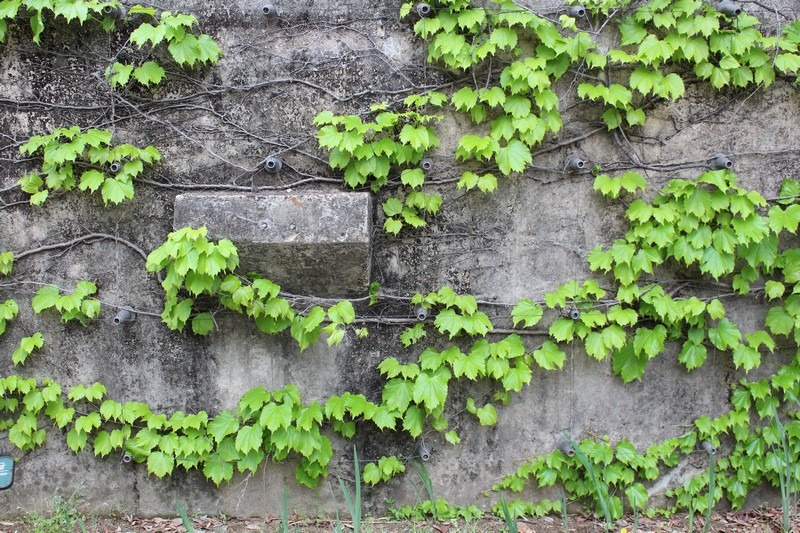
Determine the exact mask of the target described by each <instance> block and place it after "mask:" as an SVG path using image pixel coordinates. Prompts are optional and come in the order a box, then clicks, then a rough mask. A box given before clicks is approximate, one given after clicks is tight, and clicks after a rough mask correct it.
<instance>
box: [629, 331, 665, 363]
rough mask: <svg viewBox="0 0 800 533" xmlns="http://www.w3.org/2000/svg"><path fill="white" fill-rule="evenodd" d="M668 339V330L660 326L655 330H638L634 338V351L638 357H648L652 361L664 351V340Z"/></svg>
mask: <svg viewBox="0 0 800 533" xmlns="http://www.w3.org/2000/svg"><path fill="white" fill-rule="evenodd" d="M666 338H667V328H665V327H664V325H663V324H658V325H657V326H656V327H654V328H652V329H651V328H637V329H636V334H635V335H634V337H633V349H634V351H635V352H636V354H637V355H646V356H647V358H648V359H652V358H653V357H655V356H656V355H658V354H660V353H661V352H662V351H664V340H665V339H666Z"/></svg>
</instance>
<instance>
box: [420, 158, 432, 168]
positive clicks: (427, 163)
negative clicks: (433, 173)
mask: <svg viewBox="0 0 800 533" xmlns="http://www.w3.org/2000/svg"><path fill="white" fill-rule="evenodd" d="M419 166H420V167H421V168H422V170H431V169H432V168H433V159H431V158H430V157H426V158H424V159H423V160H422V161H421V162H420V164H419Z"/></svg>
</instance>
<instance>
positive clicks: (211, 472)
mask: <svg viewBox="0 0 800 533" xmlns="http://www.w3.org/2000/svg"><path fill="white" fill-rule="evenodd" d="M203 474H205V476H206V477H207V478H208V479H210V480H211V481H213V482H214V484H215V485H217V486H219V484H220V483H222V482H223V481H230V479H231V478H232V477H233V463H230V462H228V461H224V460H222V458H221V457H220V456H219V454H217V453H212V454H211V455H209V456H208V458H207V459H206V460H205V461H204V462H203Z"/></svg>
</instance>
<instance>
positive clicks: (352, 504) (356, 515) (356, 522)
mask: <svg viewBox="0 0 800 533" xmlns="http://www.w3.org/2000/svg"><path fill="white" fill-rule="evenodd" d="M353 463H354V467H353V469H354V471H355V480H356V492H355V495H354V496H353V497H351V496H350V491H349V490H347V487H346V486H345V484H344V481H342V478H339V486H340V487H341V488H342V493H344V500H345V502H346V503H347V510H348V511H349V512H350V520H352V522H353V533H359V531H360V530H361V468H360V467H359V466H358V451H357V450H356V446H355V444H354V445H353ZM337 520H338V518H337Z"/></svg>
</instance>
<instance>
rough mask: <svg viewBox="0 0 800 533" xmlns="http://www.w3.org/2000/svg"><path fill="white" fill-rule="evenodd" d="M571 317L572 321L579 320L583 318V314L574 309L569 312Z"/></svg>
mask: <svg viewBox="0 0 800 533" xmlns="http://www.w3.org/2000/svg"><path fill="white" fill-rule="evenodd" d="M569 317H570V318H571V319H572V320H578V319H579V318H580V317H581V312H580V311H578V310H577V309H576V308H574V307H573V308H572V309H570V310H569Z"/></svg>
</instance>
